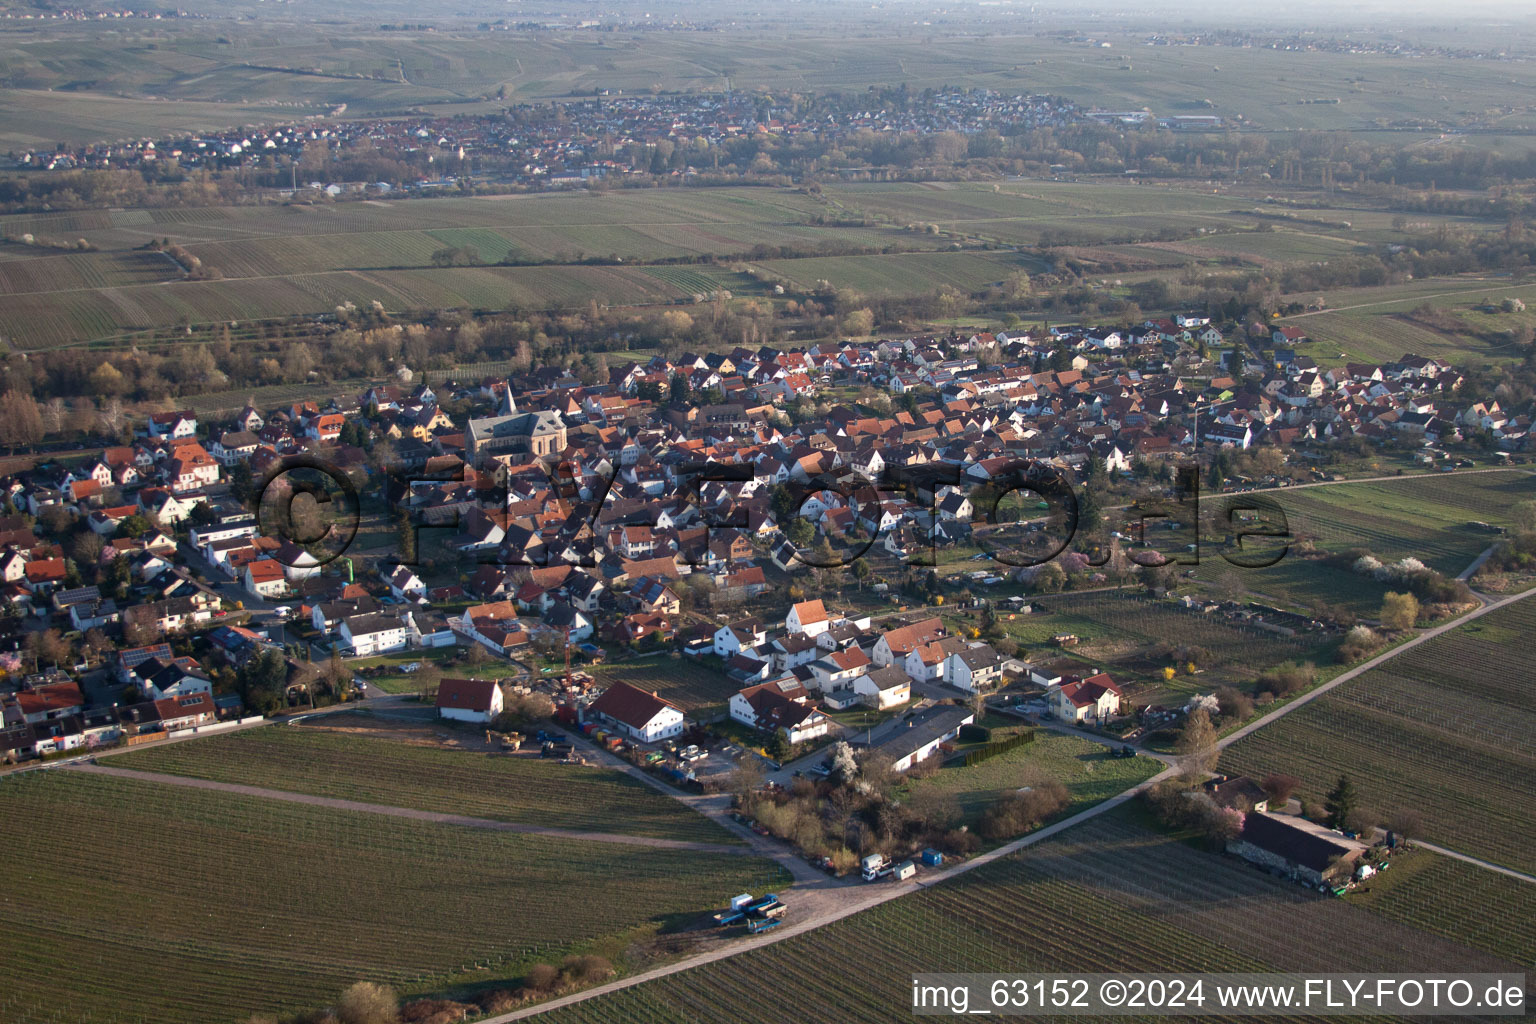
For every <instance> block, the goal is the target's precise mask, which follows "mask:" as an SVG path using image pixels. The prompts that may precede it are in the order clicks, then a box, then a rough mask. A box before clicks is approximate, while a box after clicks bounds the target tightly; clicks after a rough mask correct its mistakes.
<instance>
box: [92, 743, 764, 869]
mask: <svg viewBox="0 0 1536 1024" xmlns="http://www.w3.org/2000/svg"><path fill="white" fill-rule="evenodd" d="M66 770H68V771H75V772H91V773H93V774H96V775H111V776H114V777H116V778H121V779H134V780H137V781H140V782H158V783H161V784H163V785H167V786H186V787H187V788H189V789H209V790H215V791H217V792H220V793H235V794H238V795H240V796H253V797H257V798H259V799H263V800H282V801H284V802H286V803H292V804H308V805H309V806H311V807H325V808H328V809H330V810H335V811H355V812H359V813H362V814H382V815H385V816H387V817H391V818H408V819H410V820H412V821H425V822H429V823H431V824H434V825H456V826H458V827H460V828H478V829H485V830H487V831H492V832H518V833H523V834H527V835H539V836H549V837H551V838H555V839H578V840H582V841H584V842H590V843H618V844H620V845H623V846H644V847H648V848H651V849H661V850H691V851H693V852H695V853H732V854H737V855H746V856H755V855H758V854H759V851H758V850H754V849H751V848H743V847H740V846H727V845H725V844H723V843H701V842H690V841H687V840H682V839H656V838H653V837H651V836H630V835H621V834H619V833H616V832H583V831H580V830H578V829H567V828H550V827H548V826H545V825H527V824H522V823H519V822H512V821H497V820H495V819H493V818H473V817H470V816H469V815H465V814H445V813H442V812H439V811H423V810H418V809H416V808H414V807H392V806H390V805H388V804H370V803H364V802H362V801H360V800H342V799H339V798H337V797H328V796H314V795H312V794H309V793H291V792H289V791H287V790H283V789H267V788H265V787H262V786H242V785H239V784H237V783H233V782H214V781H213V780H211V779H194V778H188V777H186V776H183V775H167V774H165V773H163V772H141V771H136V770H134V769H132V768H109V767H107V766H106V765H97V764H90V763H77V764H71V765H68V766H67V769H66Z"/></svg>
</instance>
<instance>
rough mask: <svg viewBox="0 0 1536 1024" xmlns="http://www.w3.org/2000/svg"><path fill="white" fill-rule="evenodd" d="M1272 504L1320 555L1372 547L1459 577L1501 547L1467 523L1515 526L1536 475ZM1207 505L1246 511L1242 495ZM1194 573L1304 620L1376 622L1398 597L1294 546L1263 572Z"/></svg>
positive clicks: (1216, 567) (1349, 486)
mask: <svg viewBox="0 0 1536 1024" xmlns="http://www.w3.org/2000/svg"><path fill="white" fill-rule="evenodd" d="M1267 497H1269V498H1270V499H1272V500H1273V501H1274V502H1275V504H1276V505H1278V506H1279V507H1280V509H1281V510H1282V511H1284V512H1285V517H1286V523H1287V525H1288V526H1289V528H1290V531H1291V536H1292V537H1293V538H1294V540H1293V542H1292V543H1293V544H1305V543H1310V544H1311V545H1313V546H1314V547H1315V548H1316V550H1317V551H1318V552H1320V553H1323V554H1329V553H1337V552H1341V551H1348V550H1350V549H1352V548H1369V549H1370V550H1371V551H1372V552H1374V553H1375V554H1376V556H1377V557H1378V558H1380V559H1382V560H1383V561H1396V560H1398V559H1401V558H1405V557H1413V558H1417V559H1419V560H1420V561H1422V562H1424V564H1426V565H1428V566H1429V567H1431V568H1433V569H1436V570H1438V571H1440V572H1443V573H1444V574H1446V575H1447V576H1455V575H1457V574H1458V573H1460V572H1461V571H1462V570H1464V569H1466V568H1467V566H1469V565H1471V564H1472V561H1473V559H1475V558H1476V557H1477V556H1478V555H1479V554H1481V553H1482V551H1483V549H1484V548H1486V547H1487V546H1488V545H1489V544H1491V543H1493V542H1494V541H1495V540H1496V539H1497V536H1496V535H1495V534H1493V533H1490V532H1487V531H1483V530H1479V529H1472V528H1470V527H1468V525H1467V524H1468V523H1470V522H1485V523H1488V524H1489V525H1491V526H1505V527H1507V526H1509V525H1511V522H1512V520H1511V519H1510V517H1509V509H1510V507H1511V506H1513V505H1514V504H1515V503H1517V502H1520V501H1526V500H1530V499H1536V476H1533V475H1531V474H1529V473H1526V472H1524V471H1523V470H1516V469H1511V470H1502V471H1495V472H1460V473H1433V474H1419V475H1415V476H1405V477H1402V478H1398V479H1392V480H1382V481H1375V482H1370V483H1339V484H1329V485H1327V486H1323V487H1307V488H1301V489H1293V490H1282V491H1271V492H1269V494H1268V495H1267ZM1207 502H1208V503H1209V505H1210V506H1211V507H1212V508H1213V509H1216V510H1217V511H1218V514H1219V504H1218V503H1221V504H1226V503H1231V504H1241V502H1242V496H1241V495H1233V496H1228V497H1221V498H1209V499H1207ZM1194 572H1195V576H1196V578H1197V579H1199V580H1201V581H1203V582H1205V583H1211V584H1216V585H1217V586H1218V588H1227V587H1230V586H1231V585H1232V584H1233V583H1234V582H1235V583H1236V584H1238V585H1240V586H1241V587H1242V588H1243V589H1245V590H1247V591H1249V592H1250V593H1252V594H1253V595H1255V598H1256V599H1258V600H1260V601H1266V602H1270V603H1274V604H1277V605H1279V606H1281V607H1289V608H1293V609H1295V610H1299V611H1307V610H1309V609H1311V608H1313V607H1315V606H1317V605H1319V604H1326V605H1329V606H1331V607H1334V608H1341V609H1343V610H1345V611H1348V612H1350V613H1352V614H1354V615H1356V616H1358V617H1362V618H1374V617H1375V616H1376V614H1377V613H1378V612H1379V611H1380V610H1381V600H1382V596H1383V595H1384V594H1385V593H1386V592H1387V591H1388V590H1390V589H1392V588H1391V586H1389V585H1388V584H1385V583H1382V582H1379V581H1377V580H1375V579H1372V578H1370V577H1368V576H1362V575H1360V574H1358V573H1355V572H1351V571H1350V570H1349V569H1348V568H1347V567H1343V566H1336V565H1330V564H1328V563H1326V562H1324V561H1323V560H1322V559H1321V558H1308V557H1305V556H1304V555H1303V554H1301V553H1299V552H1298V551H1297V550H1296V548H1295V547H1293V548H1292V549H1291V551H1290V552H1289V553H1288V554H1287V555H1286V556H1285V557H1283V558H1281V559H1280V561H1278V562H1276V563H1275V564H1274V565H1271V566H1266V567H1264V568H1262V569H1243V568H1239V567H1237V566H1234V565H1232V564H1230V563H1229V562H1227V561H1226V560H1225V559H1222V558H1220V557H1217V556H1210V557H1203V558H1202V559H1201V562H1200V564H1199V565H1198V566H1196V567H1194ZM1399 589H1401V588H1400V587H1399Z"/></svg>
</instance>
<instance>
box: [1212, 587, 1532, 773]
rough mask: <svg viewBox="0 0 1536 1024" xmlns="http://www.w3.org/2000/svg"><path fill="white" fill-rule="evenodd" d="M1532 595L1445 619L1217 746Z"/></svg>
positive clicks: (1515, 596)
mask: <svg viewBox="0 0 1536 1024" xmlns="http://www.w3.org/2000/svg"><path fill="white" fill-rule="evenodd" d="M1532 594H1536V587H1532V588H1531V589H1529V590H1522V591H1521V592H1520V593H1518V594H1512V595H1510V596H1509V597H1503V598H1500V599H1498V600H1497V601H1489V602H1487V603H1486V604H1484V605H1482V606H1481V607H1479V608H1474V609H1472V610H1471V611H1469V612H1467V613H1466V614H1465V615H1461V616H1458V617H1457V618H1454V619H1447V620H1446V621H1445V622H1442V623H1441V624H1440V625H1438V626H1434V627H1432V628H1430V629H1426V630H1425V631H1424V632H1422V633H1420V634H1419V635H1418V636H1416V637H1414V638H1413V639H1412V640H1409V641H1407V642H1405V643H1402V644H1399V645H1398V646H1396V647H1394V648H1392V649H1391V650H1390V651H1386V652H1384V653H1382V654H1378V655H1376V657H1374V658H1371V659H1370V660H1369V661H1362V662H1361V663H1360V664H1358V665H1356V666H1355V667H1354V668H1352V669H1350V670H1349V671H1347V672H1341V673H1339V674H1338V675H1336V676H1334V677H1333V678H1332V679H1330V680H1328V681H1327V682H1326V683H1324V684H1322V685H1321V686H1319V687H1317V688H1316V689H1314V690H1310V691H1308V692H1307V693H1306V694H1304V695H1303V696H1300V697H1297V698H1296V699H1295V700H1293V701H1291V702H1290V703H1289V704H1287V705H1285V706H1284V707H1282V708H1277V709H1275V710H1274V711H1271V712H1270V713H1269V714H1267V715H1265V716H1264V717H1263V718H1260V719H1257V720H1255V721H1252V722H1249V723H1248V724H1247V725H1245V726H1243V727H1242V728H1241V729H1238V730H1237V731H1235V732H1233V733H1231V734H1230V735H1228V736H1225V737H1223V738H1222V740H1221V742H1220V743H1219V744H1218V746H1219V747H1220V748H1221V749H1222V750H1225V749H1226V748H1227V747H1230V746H1231V745H1232V744H1234V743H1236V742H1237V741H1238V740H1240V739H1242V738H1244V737H1245V736H1248V735H1250V734H1252V733H1254V732H1257V731H1258V730H1259V729H1262V728H1264V727H1265V726H1266V725H1268V724H1269V723H1271V722H1273V721H1275V720H1276V719H1279V718H1281V717H1283V716H1285V715H1288V714H1290V713H1291V712H1292V711H1295V710H1296V709H1297V708H1299V707H1304V706H1305V705H1307V704H1310V703H1312V702H1313V701H1314V700H1316V699H1317V698H1319V697H1321V696H1322V695H1323V694H1325V693H1327V692H1328V691H1330V690H1332V689H1334V688H1335V687H1338V686H1342V685H1343V684H1345V683H1347V682H1349V681H1350V680H1351V679H1354V678H1356V677H1357V676H1360V675H1363V674H1364V673H1366V672H1369V671H1370V670H1371V669H1373V668H1377V667H1379V666H1381V665H1382V664H1384V663H1386V662H1388V661H1391V660H1392V659H1393V658H1395V657H1397V656H1398V655H1400V654H1402V653H1404V652H1405V651H1411V650H1413V649H1414V648H1415V647H1418V646H1419V645H1420V644H1423V643H1427V642H1428V641H1430V640H1433V639H1434V638H1435V637H1437V636H1439V635H1441V634H1442V633H1448V632H1450V631H1451V630H1453V629H1456V628H1457V627H1459V626H1465V625H1466V624H1467V623H1469V622H1471V621H1472V620H1473V619H1477V618H1481V617H1482V616H1484V615H1486V614H1488V613H1489V612H1491V611H1496V610H1498V609H1500V608H1503V607H1504V606H1506V605H1511V604H1514V603H1515V602H1516V601H1523V600H1524V599H1525V598H1527V597H1530V596H1531V595H1532Z"/></svg>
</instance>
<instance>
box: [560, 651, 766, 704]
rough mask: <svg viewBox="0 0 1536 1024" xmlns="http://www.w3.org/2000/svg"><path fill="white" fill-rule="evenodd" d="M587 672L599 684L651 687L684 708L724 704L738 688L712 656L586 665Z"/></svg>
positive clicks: (666, 657)
mask: <svg viewBox="0 0 1536 1024" xmlns="http://www.w3.org/2000/svg"><path fill="white" fill-rule="evenodd" d="M587 671H589V672H591V673H592V675H593V677H594V678H595V679H597V681H598V682H599V683H605V684H606V683H609V682H612V681H614V680H622V681H623V682H626V683H629V684H630V685H631V686H638V687H639V688H640V689H642V690H651V691H653V692H655V693H657V694H659V695H660V696H662V697H665V698H666V699H667V700H670V701H672V702H673V703H675V704H677V705H678V706H680V707H681V708H682V709H683V710H684V711H694V710H696V709H699V708H712V707H718V706H721V705H724V704H725V703H726V701H728V700H730V699H731V694H733V693H735V692H736V691H737V690H739V689H741V687H740V686H738V685H736V684H735V683H734V682H732V681H731V679H730V678H729V677H728V676H727V675H726V674H725V672H724V671H723V670H722V669H721V667H720V663H719V662H718V661H717V660H715V659H712V658H705V659H696V658H684V657H673V656H672V655H667V654H664V655H660V656H657V657H652V658H640V659H636V660H634V661H626V662H617V663H609V664H604V665H589V666H588V667H587Z"/></svg>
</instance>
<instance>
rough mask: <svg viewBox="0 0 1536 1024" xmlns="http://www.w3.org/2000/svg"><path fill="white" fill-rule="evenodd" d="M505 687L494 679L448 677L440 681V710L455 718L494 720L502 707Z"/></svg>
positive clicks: (463, 720)
mask: <svg viewBox="0 0 1536 1024" xmlns="http://www.w3.org/2000/svg"><path fill="white" fill-rule="evenodd" d="M502 706H503V704H502V696H501V687H500V686H499V685H498V684H497V683H496V681H495V680H493V679H444V680H443V681H442V682H440V683H438V684H437V713H438V715H439V716H441V717H443V718H447V719H450V720H452V721H455V722H475V723H478V724H484V723H487V722H490V721H491V720H492V719H494V718H495V717H496V716H497V715H499V714H501V709H502Z"/></svg>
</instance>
